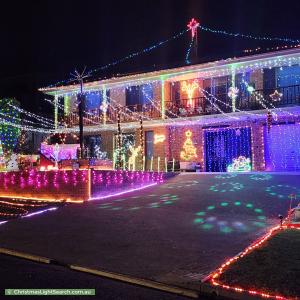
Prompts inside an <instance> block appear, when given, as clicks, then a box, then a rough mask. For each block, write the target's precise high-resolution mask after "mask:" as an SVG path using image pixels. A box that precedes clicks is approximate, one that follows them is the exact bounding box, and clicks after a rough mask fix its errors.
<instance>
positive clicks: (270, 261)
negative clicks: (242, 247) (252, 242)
mask: <svg viewBox="0 0 300 300" xmlns="http://www.w3.org/2000/svg"><path fill="white" fill-rule="evenodd" d="M299 278H300V230H296V229H294V230H293V229H288V230H283V231H280V232H279V233H278V234H276V235H275V236H273V237H272V238H270V239H269V240H268V241H267V242H265V243H264V244H263V246H262V247H260V248H258V249H256V250H254V251H253V252H250V253H249V254H248V255H246V256H244V257H243V258H241V259H239V260H237V261H236V263H233V264H232V265H230V266H229V267H228V269H226V271H225V272H224V273H223V274H222V275H221V276H220V278H219V280H220V281H221V282H222V283H224V284H228V285H231V286H239V287H242V288H245V289H253V290H259V291H262V292H265V293H269V294H280V295H282V296H286V297H297V296H298V297H299V295H300V284H299Z"/></svg>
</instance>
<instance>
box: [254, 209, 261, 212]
mask: <svg viewBox="0 0 300 300" xmlns="http://www.w3.org/2000/svg"><path fill="white" fill-rule="evenodd" d="M254 211H255V212H257V213H261V212H262V209H260V208H255V209H254Z"/></svg>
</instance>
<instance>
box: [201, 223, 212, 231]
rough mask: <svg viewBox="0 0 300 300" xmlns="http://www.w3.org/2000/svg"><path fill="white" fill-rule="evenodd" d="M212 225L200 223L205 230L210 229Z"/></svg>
mask: <svg viewBox="0 0 300 300" xmlns="http://www.w3.org/2000/svg"><path fill="white" fill-rule="evenodd" d="M213 227H214V225H211V224H203V225H201V228H203V229H206V230H209V229H212V228H213Z"/></svg>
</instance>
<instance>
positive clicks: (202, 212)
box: [196, 211, 205, 216]
mask: <svg viewBox="0 0 300 300" xmlns="http://www.w3.org/2000/svg"><path fill="white" fill-rule="evenodd" d="M196 215H197V216H205V211H199V212H197V213H196Z"/></svg>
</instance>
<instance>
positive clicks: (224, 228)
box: [220, 226, 233, 233]
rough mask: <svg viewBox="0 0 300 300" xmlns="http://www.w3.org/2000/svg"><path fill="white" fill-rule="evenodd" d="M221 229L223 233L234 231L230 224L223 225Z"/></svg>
mask: <svg viewBox="0 0 300 300" xmlns="http://www.w3.org/2000/svg"><path fill="white" fill-rule="evenodd" d="M220 231H221V232H223V233H230V232H232V231H233V230H232V229H231V228H230V227H228V226H224V227H222V228H221V229H220Z"/></svg>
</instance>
